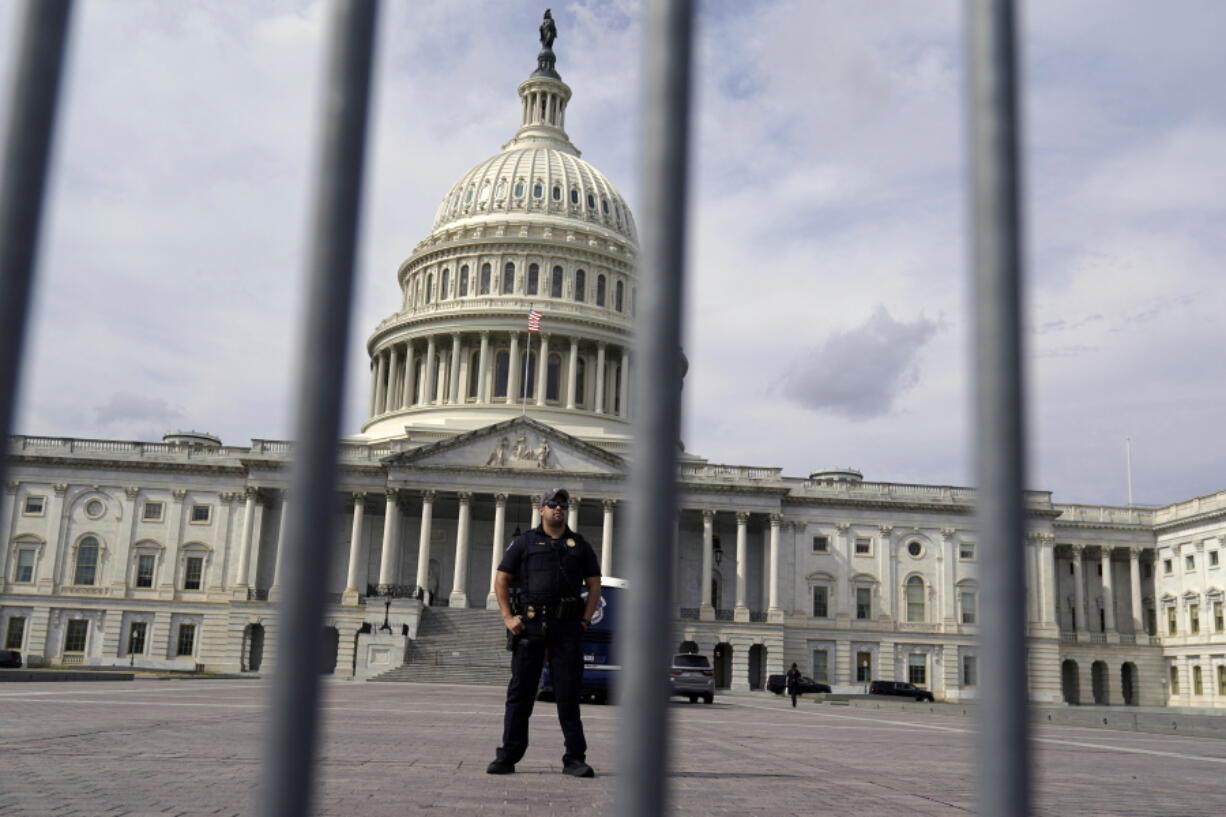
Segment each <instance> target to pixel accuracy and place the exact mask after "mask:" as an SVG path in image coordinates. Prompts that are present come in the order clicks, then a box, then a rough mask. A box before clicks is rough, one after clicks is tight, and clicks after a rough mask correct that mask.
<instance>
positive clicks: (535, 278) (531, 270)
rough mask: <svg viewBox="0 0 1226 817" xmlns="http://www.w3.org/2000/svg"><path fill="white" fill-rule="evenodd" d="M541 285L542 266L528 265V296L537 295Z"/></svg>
mask: <svg viewBox="0 0 1226 817" xmlns="http://www.w3.org/2000/svg"><path fill="white" fill-rule="evenodd" d="M540 285H541V265H540V264H529V265H528V294H529V295H535V294H536V291H537V290H538V289H540Z"/></svg>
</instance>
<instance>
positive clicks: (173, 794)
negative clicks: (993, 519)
mask: <svg viewBox="0 0 1226 817" xmlns="http://www.w3.org/2000/svg"><path fill="white" fill-rule="evenodd" d="M263 691H264V687H263V686H262V684H261V683H260V682H256V681H134V682H131V683H125V684H66V683H60V684H52V683H45V684H21V685H5V686H4V688H3V689H0V724H2V731H0V734H2V740H3V745H2V748H0V815H3V816H4V817H15V816H16V815H30V816H31V817H33V816H34V815H38V816H39V817H42V816H43V815H56V817H69V815H88V817H119V816H120V815H128V817H145V816H146V815H159V817H166V815H190V817H197V815H201V816H202V815H210V817H218V815H251V814H254V810H253V808H252V803H253V802H254V793H255V787H256V785H257V780H258V777H259V751H260V724H261V711H262V694H263ZM325 706H326V708H325V715H326V720H325V744H324V747H323V753H322V760H321V763H320V767H319V768H320V780H321V783H322V789H321V791H320V794H319V798H318V802H319V808H318V812H319V813H320V814H323V815H336V816H337V817H382V816H383V815H388V817H391V816H392V815H395V817H403V816H404V815H410V814H440V815H489V814H497V815H499V816H500V817H503V816H504V815H505V816H508V817H510V816H512V815H524V817H529V816H530V817H546V815H554V814H557V815H567V817H571V816H572V815H589V814H590V815H606V814H612V805H611V798H612V795H613V792H614V791H615V790H616V786H617V775H616V771H615V770H614V769H613V768H612V760H611V755H612V745H611V744H612V740H613V733H614V727H615V723H616V718H617V714H618V709H617V708H616V707H599V706H588V707H584V720H585V723H586V725H587V731H588V740H589V743H590V744H591V749H590V752H589V757H588V759H589V761H590V762H591V763H592V765H593V766H595V767H596V770H597V773H598V775H599V776H598V777H597V778H596V779H594V780H577V779H573V778H569V777H564V776H563V775H561V774H560V773H559V769H560V761H559V758H560V756H561V753H562V746H561V743H562V741H561V733H560V731H559V730H558V727H557V721H556V720H555V719H554V717H553V711H552V706H551V705H548V704H540V705H539V706H538V714H537V716H536V718H535V719H534V726H533V739H534V741H535V742H534V744H533V748H532V749H531V750H530V751H529V754H528V756H527V757H526V758H525V759H524V761H523V763H521V764H520V766H519V772H518V773H517V774H514V775H508V776H505V777H494V776H490V775H486V774H485V773H484V769H485V764H486V763H487V762H488V761H489V760H490V758H491V757H492V756H493V749H494V745H495V743H496V741H497V738H498V735H499V732H500V728H501V712H502V706H501V691H500V690H497V689H493V688H478V687H445V686H433V685H417V684H362V683H345V682H334V683H329V684H328V685H327V694H326V705H325ZM672 712H673V715H674V716H675V718H674V723H675V736H676V746H675V761H674V764H673V765H674V772H673V775H672V778H671V780H672V786H673V791H674V794H675V798H676V813H678V814H684V815H704V816H705V815H738V817H740V816H741V815H769V817H783V816H784V815H813V814H821V815H855V816H856V817H875V815H883V816H884V815H891V817H896V816H897V815H905V816H907V817H910V816H911V815H961V814H967V813H969V808H970V799H971V793H972V790H973V773H974V772H973V768H972V766H971V753H972V747H973V737H974V736H973V733H972V727H973V723H972V722H971V721H969V720H966V719H963V718H958V717H949V716H932V715H928V716H924V715H917V714H910V713H906V714H900V713H896V712H870V711H861V710H854V709H850V708H841V707H838V708H836V707H831V706H822V705H816V704H804V703H802V704H801V706H800V707H798V708H797V709H795V710H793V709H792V708H791V707H790V706H788V705H787V702H786V701H784V700H782V699H779V698H775V697H774V696H766V695H753V696H724V697H721V698H717V702H716V704H715V705H712V706H706V705H703V704H697V705H691V704H687V703H677V704H676V705H675V706H674V707H673V709H672ZM1037 734H1038V737H1039V740H1040V742H1039V744H1038V746H1039V749H1038V759H1039V772H1038V785H1039V796H1038V807H1039V808H1038V813H1039V814H1041V815H1052V817H1057V815H1059V816H1060V817H1063V815H1154V814H1169V815H1180V816H1181V817H1195V815H1206V817H1209V815H1212V817H1220V816H1221V815H1222V814H1226V785H1223V784H1222V782H1221V781H1222V780H1224V779H1226V741H1216V740H1207V739H1197V738H1174V737H1166V736H1159V735H1145V734H1138V733H1132V732H1128V733H1125V732H1111V731H1107V730H1103V729H1079V728H1069V727H1042V728H1040V729H1039V731H1038V733H1037Z"/></svg>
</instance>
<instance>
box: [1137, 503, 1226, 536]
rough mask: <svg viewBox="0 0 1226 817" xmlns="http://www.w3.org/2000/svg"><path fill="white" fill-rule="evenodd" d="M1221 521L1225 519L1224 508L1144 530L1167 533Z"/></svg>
mask: <svg viewBox="0 0 1226 817" xmlns="http://www.w3.org/2000/svg"><path fill="white" fill-rule="evenodd" d="M1222 519H1226V508H1216V509H1214V510H1211V511H1205V512H1204V513H1198V514H1195V515H1193V516H1185V517H1182V518H1181V519H1172V520H1171V521H1170V522H1159V523H1156V524H1154V526H1153V527H1152V528H1146V530H1152V531H1153V532H1154V533H1169V532H1171V531H1177V530H1180V529H1182V528H1188V527H1196V526H1198V525H1203V524H1205V523H1206V522H1217V521H1219V520H1222Z"/></svg>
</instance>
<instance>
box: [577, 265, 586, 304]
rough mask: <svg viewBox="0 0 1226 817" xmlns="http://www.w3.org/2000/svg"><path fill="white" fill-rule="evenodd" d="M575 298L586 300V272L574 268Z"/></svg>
mask: <svg viewBox="0 0 1226 817" xmlns="http://www.w3.org/2000/svg"><path fill="white" fill-rule="evenodd" d="M575 300H576V301H586V300H587V273H585V272H584V271H583V270H581V269H580V270H575Z"/></svg>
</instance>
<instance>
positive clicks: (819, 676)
mask: <svg viewBox="0 0 1226 817" xmlns="http://www.w3.org/2000/svg"><path fill="white" fill-rule="evenodd" d="M829 676H830V656H829V654H828V653H827V652H826V651H825V650H814V651H813V680H814V681H828V680H830V679H829Z"/></svg>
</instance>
